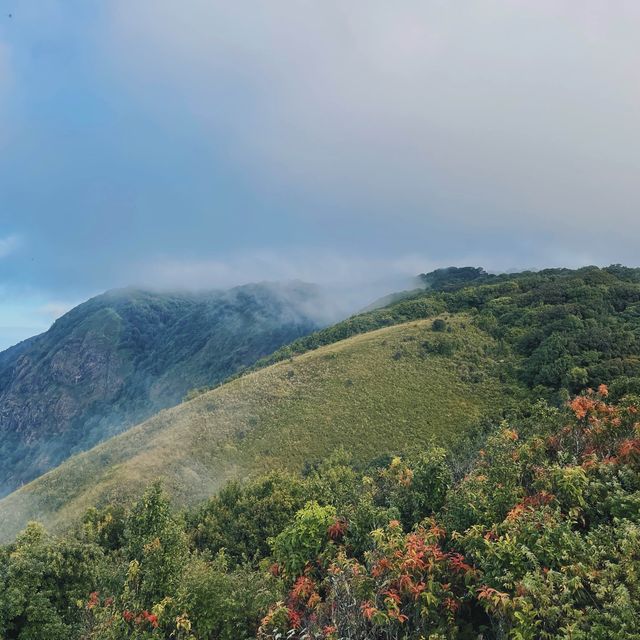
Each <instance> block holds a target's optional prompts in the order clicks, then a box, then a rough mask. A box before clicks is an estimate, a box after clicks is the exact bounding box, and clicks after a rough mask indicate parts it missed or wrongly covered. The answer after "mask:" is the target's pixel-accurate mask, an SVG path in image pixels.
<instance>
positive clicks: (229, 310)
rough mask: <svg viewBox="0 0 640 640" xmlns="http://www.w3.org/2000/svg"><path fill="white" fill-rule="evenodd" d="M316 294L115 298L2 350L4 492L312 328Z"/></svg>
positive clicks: (266, 291) (271, 288)
mask: <svg viewBox="0 0 640 640" xmlns="http://www.w3.org/2000/svg"><path fill="white" fill-rule="evenodd" d="M316 295H317V292H316V290H315V289H314V288H313V287H310V286H308V285H299V284H297V285H249V286H246V287H239V288H236V289H232V290H229V291H225V292H207V293H202V294H159V293H151V292H144V291H137V290H123V291H116V292H109V293H106V294H104V295H102V296H98V297H97V298H93V299H91V300H89V301H88V302H86V303H84V304H82V305H80V306H78V307H76V308H75V309H73V310H71V311H70V312H69V313H67V314H66V315H65V316H63V317H62V318H60V319H59V320H57V321H56V322H55V323H54V325H53V326H52V327H51V329H50V330H49V331H47V332H46V333H44V334H42V335H40V336H36V337H34V338H31V339H29V340H27V341H25V342H23V343H21V344H19V345H16V346H15V347H12V348H11V349H8V350H7V351H5V352H3V353H0V495H4V494H6V493H9V492H10V491H12V490H13V489H15V488H16V487H18V486H19V485H20V484H22V483H24V482H27V481H29V480H31V479H33V478H34V477H36V476H38V475H40V474H42V473H43V472H45V471H47V470H48V469H50V468H52V467H53V466H56V465H57V464H59V463H60V462H62V461H63V460H64V459H65V458H67V457H68V456H69V455H71V454H73V453H75V452H78V451H81V450H83V449H86V448H88V447H90V446H93V445H94V444H96V443H97V442H99V441H100V440H102V439H104V438H106V437H109V436H112V435H114V434H116V433H119V432H121V431H123V430H124V429H126V428H127V427H129V426H131V425H132V424H135V423H136V422H138V421H140V420H142V419H144V418H146V417H148V416H149V415H151V414H152V413H153V412H155V411H157V410H159V409H162V408H164V407H167V406H171V405H173V404H176V403H177V402H179V401H180V400H181V399H182V397H183V396H184V395H185V393H186V392H187V391H189V390H190V389H192V388H194V387H199V386H203V385H212V384H216V383H217V382H220V381H221V380H222V379H224V378H226V377H227V376H229V375H231V374H233V373H235V372H236V371H238V370H239V369H241V368H243V367H245V366H248V365H250V364H252V363H253V362H255V361H256V360H257V359H258V358H260V357H262V356H264V355H266V354H268V353H270V352H271V351H273V350H275V349H277V348H278V347H280V346H281V345H283V344H285V343H287V342H290V341H291V340H293V339H295V338H297V337H299V336H301V335H304V334H306V333H309V332H311V331H312V330H314V329H316V328H317V323H316V322H315V321H314V320H313V318H312V317H311V314H310V313H309V312H308V310H309V309H311V308H313V305H314V300H315V296H316Z"/></svg>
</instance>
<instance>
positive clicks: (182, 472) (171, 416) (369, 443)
mask: <svg viewBox="0 0 640 640" xmlns="http://www.w3.org/2000/svg"><path fill="white" fill-rule="evenodd" d="M449 322H450V325H451V327H452V329H453V330H452V331H451V332H449V333H446V332H445V333H437V332H434V331H432V329H431V323H432V320H419V321H413V322H409V323H406V324H401V325H396V326H392V327H387V328H383V329H379V330H376V331H371V332H369V333H365V334H361V335H357V336H353V337H351V338H348V339H346V340H343V341H341V342H337V343H335V344H331V345H328V346H324V347H322V348H319V349H317V350H314V351H311V352H309V353H305V354H302V355H300V356H297V357H295V358H292V359H291V360H287V361H283V362H280V363H277V364H275V365H273V366H270V367H267V368H265V369H261V370H259V371H255V372H253V373H250V374H248V375H246V376H243V377H241V378H238V379H236V380H233V381H231V382H229V383H228V384H226V385H223V386H221V387H218V388H217V389H214V390H213V391H210V392H207V393H204V394H202V395H201V396H198V397H197V398H195V399H194V400H192V401H190V402H186V403H183V404H182V405H179V406H178V407H175V408H173V409H169V410H166V411H163V412H161V413H159V414H157V415H156V416H154V417H153V418H151V419H150V420H147V421H146V422H144V423H143V424H141V425H139V426H138V427H135V428H134V429H132V430H131V431H129V432H127V433H125V434H123V435H120V436H118V437H116V438H113V439H111V440H109V441H107V442H105V443H103V444H101V445H99V446H97V447H95V448H94V449H92V450H91V451H89V452H87V453H84V454H81V455H78V456H76V457H74V458H72V459H70V460H69V461H67V462H66V463H64V464H63V465H61V466H60V467H58V468H57V469H55V470H53V471H51V472H49V473H47V474H46V475H44V476H42V477H41V478H39V479H37V480H35V481H34V482H32V483H30V484H28V485H26V486H25V487H23V488H22V489H20V490H19V491H16V492H14V493H13V494H11V495H10V496H8V497H7V498H5V499H4V500H2V501H0V538H2V539H7V538H9V537H12V536H13V535H15V533H16V532H17V531H18V530H19V529H21V528H22V527H23V526H24V525H25V523H26V522H27V521H28V520H30V519H40V520H42V521H44V522H45V523H46V524H47V525H49V526H52V527H54V528H55V527H60V526H62V525H64V524H65V523H68V522H71V521H73V520H74V519H75V518H77V517H78V516H79V515H81V514H82V513H83V512H84V510H85V509H86V508H87V507H89V506H91V505H92V504H100V503H104V502H105V501H108V500H113V499H118V500H120V499H128V498H130V497H132V496H136V495H138V494H139V493H140V492H141V490H142V489H143V488H144V487H145V486H146V485H147V484H148V483H149V482H151V481H153V480H154V479H155V478H157V477H163V478H165V483H166V486H167V488H168V489H169V491H170V493H171V494H172V495H173V496H174V498H175V499H176V502H177V503H178V504H187V503H190V504H192V503H195V502H197V501H199V500H201V499H203V498H205V497H207V496H208V495H209V494H210V493H211V492H213V491H215V490H216V489H217V488H218V487H219V486H220V485H221V484H222V483H224V482H225V481H226V480H227V479H229V478H232V477H244V476H246V475H249V474H251V473H254V472H256V471H262V470H265V469H269V468H278V467H288V468H301V467H302V466H303V465H304V464H305V463H307V462H313V461H314V460H318V459H320V458H322V457H325V456H326V455H328V454H329V453H331V451H333V450H335V449H336V448H339V447H344V448H346V449H347V450H348V451H350V452H351V453H352V454H353V456H354V458H355V460H360V461H368V460H371V459H372V458H375V457H376V456H379V455H382V454H386V453H389V452H393V451H402V450H407V449H411V448H413V447H416V446H420V445H422V444H424V443H427V442H429V441H436V442H440V443H444V444H446V443H451V442H453V441H454V440H455V439H456V437H457V436H458V435H459V434H461V433H462V432H463V431H464V430H465V428H466V427H467V426H468V425H470V424H471V423H473V422H474V421H476V420H477V419H478V418H479V417H480V416H481V414H482V413H484V412H485V411H486V410H487V409H489V408H492V407H495V406H496V405H500V403H501V398H502V397H503V394H504V393H505V389H504V386H503V385H500V384H499V382H498V375H497V374H498V368H499V367H500V364H499V363H498V361H497V358H498V356H497V355H496V354H497V351H496V346H495V344H494V342H493V341H492V339H491V338H489V337H488V336H487V335H486V334H485V333H483V332H481V331H479V330H478V329H477V328H475V327H474V326H472V324H471V323H470V322H469V319H468V318H467V317H465V316H463V315H459V316H455V317H451V318H450V319H449ZM443 345H444V349H443ZM451 345H454V350H453V353H448V354H447V355H442V354H439V353H437V352H438V351H443V350H444V351H450V349H449V347H450V346H451Z"/></svg>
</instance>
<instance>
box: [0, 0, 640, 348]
mask: <svg viewBox="0 0 640 640" xmlns="http://www.w3.org/2000/svg"><path fill="white" fill-rule="evenodd" d="M0 8H1V9H2V13H1V14H0V348H1V347H5V346H8V345H9V344H11V343H13V342H16V341H17V340H19V339H22V338H24V337H27V336H28V335H31V334H33V333H36V332H38V331H42V330H44V329H46V328H47V326H48V325H49V324H50V323H51V321H52V320H53V319H54V318H55V317H56V316H57V315H59V314H60V313H62V312H63V311H64V310H65V309H66V308H68V307H69V305H71V304H73V303H76V302H78V301H80V300H82V299H84V298H86V297H88V296H90V295H93V294H95V293H97V292H100V291H102V290H104V289H107V288H112V287H117V286H124V285H128V284H134V285H138V284H139V285H145V286H155V287H177V286H190V287H209V286H228V285H232V284H238V283H241V282H246V281H251V280H253V281H255V280H262V279H288V278H296V277H297V278H301V279H305V280H312V281H317V282H321V283H325V284H333V283H336V282H338V283H341V284H344V283H345V282H352V283H353V284H354V285H356V286H359V285H361V284H362V283H364V282H367V281H374V280H375V281H377V282H378V281H379V282H383V281H386V280H387V279H389V280H390V279H393V278H400V277H401V276H403V275H408V274H414V273H418V272H421V271H426V270H428V269H431V268H433V267H436V266H446V265H451V264H456V265H462V264H472V265H481V266H484V267H486V268H488V269H490V270H510V269H520V268H537V267H545V266H557V265H567V266H577V265H584V264H599V265H605V264H610V263H614V262H622V263H626V264H629V265H632V266H637V265H640V256H639V251H638V245H639V242H638V241H639V238H640V209H639V204H640V179H639V176H640V76H639V75H638V70H639V69H640V38H638V32H639V30H640V3H638V2H637V0H633V1H628V2H626V1H625V0H617V1H616V2H610V1H608V0H601V1H599V2H596V1H593V0H564V1H563V0H548V1H547V0H529V1H525V0H520V1H516V0H512V1H506V0H478V1H465V0H461V1H460V2H451V1H450V0H438V1H436V0H420V1H418V0H415V1H414V0H410V1H405V2H403V1H402V0H397V1H393V2H391V1H389V0H386V1H384V2H381V1H377V0H361V1H360V0H317V1H315V2H310V1H308V0H299V1H297V2H295V1H293V0H291V1H287V2H285V1H278V0H272V1H269V2H257V1H255V0H254V1H252V2H249V1H244V0H233V2H230V1H228V0H225V1H224V2H218V1H216V0H173V1H169V0H109V2H98V1H93V0H37V1H36V0H0Z"/></svg>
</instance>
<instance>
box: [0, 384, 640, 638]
mask: <svg viewBox="0 0 640 640" xmlns="http://www.w3.org/2000/svg"><path fill="white" fill-rule="evenodd" d="M609 400H610V396H609V390H608V389H607V388H606V387H604V386H600V387H599V389H598V390H597V391H595V392H594V391H591V390H589V391H586V392H585V393H583V394H581V395H579V396H577V397H575V398H574V399H573V400H572V401H571V402H570V403H568V404H567V405H566V406H563V407H560V408H553V407H551V406H549V405H548V404H547V403H546V402H544V401H540V402H537V403H535V404H533V405H530V404H527V405H526V406H525V405H523V406H522V409H521V411H520V413H519V415H514V416H513V417H512V419H511V421H510V423H509V424H507V423H504V422H503V423H501V424H498V425H495V426H494V427H493V428H491V429H489V430H488V431H487V433H486V434H485V435H484V437H483V438H482V439H481V441H479V442H478V443H477V447H478V448H474V446H473V445H472V444H471V443H469V444H468V446H466V447H462V448H461V451H466V452H467V455H462V454H458V455H450V454H447V453H446V452H445V451H444V450H442V449H440V448H437V447H428V448H425V449H423V450H421V451H419V452H416V453H415V455H413V456H411V457H408V458H404V459H401V458H393V459H391V460H389V461H388V462H386V463H385V464H382V462H379V463H378V464H374V465H370V466H368V467H364V468H363V467H360V466H358V465H355V466H354V465H353V464H352V463H351V462H350V461H349V459H348V456H346V455H345V454H342V455H334V456H333V457H332V458H330V459H328V460H326V461H324V462H323V463H321V464H319V465H317V466H316V467H314V468H310V469H308V470H307V472H306V473H305V474H302V475H299V474H288V473H284V472H272V473H270V474H268V475H265V476H262V477H259V478H256V479H254V480H252V481H250V482H247V483H242V484H238V483H231V484H229V485H227V486H226V487H225V488H224V489H223V490H222V491H221V492H220V493H219V494H218V495H217V496H216V497H214V498H212V499H210V500H209V501H208V502H207V503H205V504H204V505H203V506H202V507H200V508H199V509H197V510H194V511H188V512H177V511H175V510H173V509H172V508H171V507H170V504H169V502H168V500H167V498H166V496H165V495H164V494H163V491H162V489H161V487H160V486H159V485H154V486H152V487H150V488H149V489H148V490H147V492H146V493H145V495H144V496H143V497H142V498H141V499H140V500H139V501H138V502H137V504H135V506H134V507H133V508H131V509H130V510H125V509H123V508H120V507H117V506H110V507H108V508H105V509H101V510H96V509H91V510H89V511H88V512H87V513H86V515H85V517H84V521H83V525H82V526H81V527H78V528H77V530H76V531H75V532H74V533H73V534H69V535H68V536H66V537H62V538H58V537H54V536H50V535H48V534H47V533H46V532H45V531H44V529H43V528H42V527H41V526H40V525H37V524H31V525H29V527H28V528H27V529H26V530H25V531H24V532H23V533H22V534H21V535H20V536H19V537H18V539H17V540H16V541H15V542H14V543H13V544H11V545H9V546H6V547H4V548H3V549H2V551H0V578H1V579H0V637H2V638H5V639H6V640H13V639H20V640H45V639H46V640H57V639H65V640H70V639H73V638H78V639H79V638H82V639H86V640H89V639H92V640H121V639H124V638H132V639H133V638H135V639H138V640H142V639H149V640H151V639H153V638H167V639H168V638H181V639H183V640H184V639H187V638H190V639H198V640H204V639H214V638H215V639H218V638H220V639H225V640H232V639H233V640H242V639H249V638H260V639H261V640H275V639H277V638H292V639H295V640H303V639H320V638H324V639H332V640H338V639H346V638H349V639H354V640H355V639H357V640H383V639H385V640H386V639H394V640H400V639H407V640H408V639H415V640H418V639H420V638H425V639H426V638H432V639H436V638H438V639H440V638H478V637H479V634H480V635H481V637H484V638H496V639H501V638H517V639H529V638H531V639H534V638H572V639H581V638H590V639H593V638H595V639H598V638H608V639H623V638H625V639H627V638H640V623H639V620H640V551H639V550H640V545H639V543H640V474H639V471H640V427H639V424H638V416H639V411H640V399H638V398H635V397H632V396H629V397H626V398H625V399H623V400H621V401H619V402H610V401H609Z"/></svg>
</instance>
